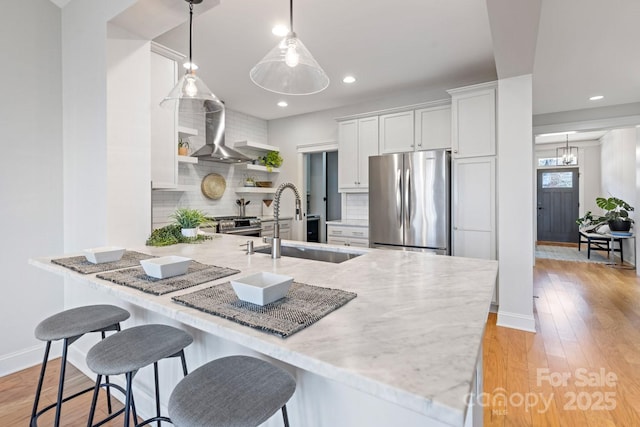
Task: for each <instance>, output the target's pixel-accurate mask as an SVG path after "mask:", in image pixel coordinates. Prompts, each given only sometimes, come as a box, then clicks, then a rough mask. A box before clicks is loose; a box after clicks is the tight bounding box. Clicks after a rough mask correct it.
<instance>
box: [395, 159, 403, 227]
mask: <svg viewBox="0 0 640 427" xmlns="http://www.w3.org/2000/svg"><path fill="white" fill-rule="evenodd" d="M396 182H397V183H398V188H397V190H396V213H397V216H398V224H402V171H401V170H400V169H398V170H396Z"/></svg>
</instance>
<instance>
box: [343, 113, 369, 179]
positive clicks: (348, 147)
mask: <svg viewBox="0 0 640 427" xmlns="http://www.w3.org/2000/svg"><path fill="white" fill-rule="evenodd" d="M377 154H378V117H377V116H375V117H365V118H362V119H352V120H345V121H341V122H338V190H339V191H341V192H350V191H351V192H363V191H367V189H368V185H369V156H375V155H377Z"/></svg>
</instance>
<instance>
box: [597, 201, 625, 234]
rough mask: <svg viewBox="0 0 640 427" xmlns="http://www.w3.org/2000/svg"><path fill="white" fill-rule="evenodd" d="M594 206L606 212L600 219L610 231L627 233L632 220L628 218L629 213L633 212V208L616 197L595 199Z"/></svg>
mask: <svg viewBox="0 0 640 427" xmlns="http://www.w3.org/2000/svg"><path fill="white" fill-rule="evenodd" d="M596 205H598V207H599V208H602V209H604V210H606V211H607V212H606V213H605V214H604V217H602V219H603V220H604V221H606V222H607V223H608V224H609V229H610V230H611V231H629V230H630V229H631V224H633V219H631V218H629V212H630V211H633V210H634V209H633V206H631V205H629V203H627V202H625V201H624V200H622V199H618V198H617V197H609V198H608V199H605V198H604V197H597V198H596Z"/></svg>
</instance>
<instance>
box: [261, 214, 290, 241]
mask: <svg viewBox="0 0 640 427" xmlns="http://www.w3.org/2000/svg"><path fill="white" fill-rule="evenodd" d="M278 223H279V224H280V238H281V239H283V240H291V220H290V219H281V220H279V221H278ZM261 226H262V232H261V233H260V236H262V237H273V230H274V228H275V221H274V220H268V221H262V222H261Z"/></svg>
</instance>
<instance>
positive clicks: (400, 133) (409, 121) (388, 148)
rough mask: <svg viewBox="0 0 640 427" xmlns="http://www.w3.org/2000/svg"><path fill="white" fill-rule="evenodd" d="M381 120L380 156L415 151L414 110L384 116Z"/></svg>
mask: <svg viewBox="0 0 640 427" xmlns="http://www.w3.org/2000/svg"><path fill="white" fill-rule="evenodd" d="M379 120H380V154H387V153H402V152H407V151H413V150H414V149H415V147H414V145H415V144H414V135H413V132H414V125H413V110H410V111H402V112H400V113H391V114H383V115H381V116H380V117H379Z"/></svg>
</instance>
